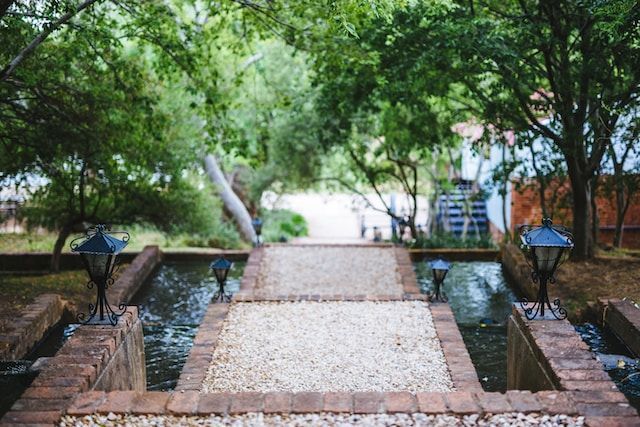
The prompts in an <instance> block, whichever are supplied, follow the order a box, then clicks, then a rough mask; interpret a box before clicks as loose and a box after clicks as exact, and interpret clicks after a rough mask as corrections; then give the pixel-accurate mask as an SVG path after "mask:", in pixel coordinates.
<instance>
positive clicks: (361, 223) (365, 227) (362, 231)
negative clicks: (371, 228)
mask: <svg viewBox="0 0 640 427" xmlns="http://www.w3.org/2000/svg"><path fill="white" fill-rule="evenodd" d="M366 232H367V226H366V225H365V224H364V215H362V216H361V217H360V238H362V239H364V235H365V233H366Z"/></svg>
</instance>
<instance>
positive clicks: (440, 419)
mask: <svg viewBox="0 0 640 427" xmlns="http://www.w3.org/2000/svg"><path fill="white" fill-rule="evenodd" d="M122 425H129V426H228V425H233V426H238V427H239V426H255V427H259V426H278V427H280V426H282V427H284V426H300V427H302V426H339V427H348V426H385V427H386V426H437V427H450V426H464V427H472V426H522V427H525V426H539V427H554V426H583V425H584V418H582V417H578V418H574V417H570V416H567V415H552V416H549V415H536V414H528V415H525V414H520V413H509V414H497V415H486V416H484V417H480V416H478V415H466V416H464V417H455V416H452V415H426V414H420V413H416V414H393V415H388V414H371V415H343V414H331V413H322V414H295V415H265V414H262V413H258V414H245V415H233V416H225V417H221V416H210V417H182V418H178V417H172V416H152V415H147V416H144V415H141V416H135V415H124V416H123V415H114V414H108V415H93V416H86V417H83V418H75V417H70V416H65V417H63V418H62V420H61V422H60V426H62V427H72V426H78V427H81V426H92V427H93V426H107V427H110V426H122Z"/></svg>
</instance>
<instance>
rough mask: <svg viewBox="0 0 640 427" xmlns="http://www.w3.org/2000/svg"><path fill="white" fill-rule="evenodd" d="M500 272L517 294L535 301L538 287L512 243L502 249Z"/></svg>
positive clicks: (521, 254)
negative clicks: (502, 272)
mask: <svg viewBox="0 0 640 427" xmlns="http://www.w3.org/2000/svg"><path fill="white" fill-rule="evenodd" d="M502 270H503V271H504V273H505V275H506V276H507V279H508V280H509V282H510V283H511V284H512V285H513V286H514V287H515V288H516V290H517V291H518V293H520V294H521V295H524V296H525V297H526V298H527V299H529V300H530V301H533V300H535V299H536V297H537V295H538V286H537V285H536V284H535V283H533V281H532V280H531V267H529V265H528V264H527V261H526V260H525V258H524V254H523V253H522V251H521V250H520V248H519V247H518V246H516V245H514V244H513V243H509V244H506V245H504V247H503V248H502Z"/></svg>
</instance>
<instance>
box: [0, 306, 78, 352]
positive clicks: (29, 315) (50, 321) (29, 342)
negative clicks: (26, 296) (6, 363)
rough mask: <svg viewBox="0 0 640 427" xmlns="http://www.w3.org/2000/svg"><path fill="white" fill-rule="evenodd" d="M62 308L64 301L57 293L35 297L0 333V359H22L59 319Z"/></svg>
mask: <svg viewBox="0 0 640 427" xmlns="http://www.w3.org/2000/svg"><path fill="white" fill-rule="evenodd" d="M64 310H65V302H64V300H63V299H62V298H60V296H59V295H57V294H42V295H39V296H38V297H36V299H35V301H34V302H32V303H31V304H29V305H27V306H26V307H25V309H24V310H22V312H21V313H20V316H18V317H16V318H14V319H12V320H11V321H10V322H8V324H7V326H6V330H5V331H4V332H3V333H2V335H0V360H17V359H22V358H23V357H24V356H25V355H26V354H27V353H29V351H31V350H32V349H33V347H34V346H35V345H36V344H37V343H38V342H40V340H41V339H42V338H43V337H44V336H46V335H47V333H48V332H49V330H50V329H51V327H53V326H54V325H55V324H56V323H58V322H59V321H60V319H61V318H62V315H63V314H64Z"/></svg>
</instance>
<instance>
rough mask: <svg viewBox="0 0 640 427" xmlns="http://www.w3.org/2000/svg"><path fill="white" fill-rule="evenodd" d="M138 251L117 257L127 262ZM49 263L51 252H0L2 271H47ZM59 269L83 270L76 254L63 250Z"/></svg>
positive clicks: (131, 259) (0, 267)
mask: <svg viewBox="0 0 640 427" xmlns="http://www.w3.org/2000/svg"><path fill="white" fill-rule="evenodd" d="M139 253H140V252H123V253H121V254H120V255H119V257H118V259H120V261H122V262H126V263H129V262H131V261H133V259H134V258H135V257H136V256H137V255H138V254H139ZM50 263H51V252H22V253H15V254H7V253H1V254H0V271H3V272H20V273H26V272H48V271H49V264H50ZM60 269H61V270H84V266H83V264H82V260H81V259H80V257H79V256H78V254H74V253H71V252H65V253H63V254H61V255H60Z"/></svg>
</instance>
